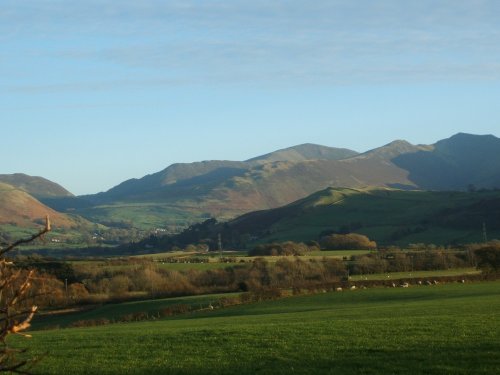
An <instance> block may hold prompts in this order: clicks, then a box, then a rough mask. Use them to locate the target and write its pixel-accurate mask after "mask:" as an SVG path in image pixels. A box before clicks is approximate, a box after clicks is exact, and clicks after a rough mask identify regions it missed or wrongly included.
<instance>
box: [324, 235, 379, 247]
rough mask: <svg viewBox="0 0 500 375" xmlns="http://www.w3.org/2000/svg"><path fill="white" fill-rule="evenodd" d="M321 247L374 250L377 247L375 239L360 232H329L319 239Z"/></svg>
mask: <svg viewBox="0 0 500 375" xmlns="http://www.w3.org/2000/svg"><path fill="white" fill-rule="evenodd" d="M320 245H321V248H322V249H327V250H374V249H376V248H377V243H376V242H375V241H370V239H369V238H368V237H367V236H365V235H362V234H357V233H347V234H337V233H334V234H330V235H328V236H324V237H322V238H321V240H320Z"/></svg>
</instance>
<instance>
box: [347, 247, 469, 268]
mask: <svg viewBox="0 0 500 375" xmlns="http://www.w3.org/2000/svg"><path fill="white" fill-rule="evenodd" d="M352 260H353V261H352V262H351V263H350V269H351V272H352V273H353V274H370V273H383V272H405V271H431V270H444V269H450V268H462V267H470V266H473V264H474V259H473V258H472V257H471V254H470V253H468V252H466V251H448V250H434V251H429V250H426V251H411V252H403V251H401V250H396V249H392V250H382V251H378V252H376V253H372V254H365V255H358V256H353V257H352Z"/></svg>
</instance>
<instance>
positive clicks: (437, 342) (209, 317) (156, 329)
mask: <svg viewBox="0 0 500 375" xmlns="http://www.w3.org/2000/svg"><path fill="white" fill-rule="evenodd" d="M498 311H500V282H489V283H474V284H446V285H438V286H429V287H413V288H408V289H403V288H394V289H393V288H377V289H367V290H358V291H349V292H342V293H325V294H319V295H308V296H300V297H290V298H285V299H281V300H278V301H270V302H262V303H256V304H251V305H240V306H235V307H231V308H226V309H221V310H214V311H207V312H198V313H191V314H188V315H183V316H178V317H175V318H171V319H167V320H161V321H153V322H140V323H126V324H125V323H123V324H114V325H109V326H103V327H96V328H86V329H80V328H79V329H63V330H54V331H39V332H36V331H35V332H32V333H33V338H32V339H31V340H28V341H27V340H25V339H22V338H18V339H17V344H22V345H29V346H30V349H31V353H43V352H46V351H48V352H49V354H48V355H47V356H46V358H44V359H43V361H42V362H41V363H40V364H39V365H38V367H37V370H38V371H39V372H41V373H48V374H60V373H68V374H69V373H71V374H155V373H156V374H159V373H161V374H235V373H237V374H290V373H297V374H472V373H474V374H496V373H499V371H500V357H499V356H498V353H499V352H500V322H499V315H498Z"/></svg>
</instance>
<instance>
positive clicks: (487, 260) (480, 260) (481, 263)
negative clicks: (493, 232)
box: [469, 241, 500, 275]
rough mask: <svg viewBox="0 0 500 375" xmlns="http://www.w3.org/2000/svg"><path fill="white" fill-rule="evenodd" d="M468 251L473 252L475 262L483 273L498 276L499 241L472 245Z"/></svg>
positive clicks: (499, 265) (499, 261) (499, 269)
mask: <svg viewBox="0 0 500 375" xmlns="http://www.w3.org/2000/svg"><path fill="white" fill-rule="evenodd" d="M469 250H470V251H473V252H474V256H475V262H476V263H477V266H478V267H479V268H481V269H482V270H483V272H486V273H490V274H494V275H498V274H500V241H492V242H489V243H487V244H478V245H472V246H470V248H469Z"/></svg>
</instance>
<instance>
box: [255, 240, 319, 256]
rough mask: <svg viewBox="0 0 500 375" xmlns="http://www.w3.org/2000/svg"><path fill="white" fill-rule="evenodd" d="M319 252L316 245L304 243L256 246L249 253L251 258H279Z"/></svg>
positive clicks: (288, 242) (291, 242) (274, 243)
mask: <svg viewBox="0 0 500 375" xmlns="http://www.w3.org/2000/svg"><path fill="white" fill-rule="evenodd" d="M315 250H319V247H318V245H317V244H316V243H309V244H305V243H303V242H299V243H297V242H293V241H287V242H281V243H276V242H273V243H269V244H261V245H257V246H255V247H254V248H253V249H251V250H250V251H249V252H248V255H249V256H266V255H269V256H277V255H304V254H306V253H308V252H310V251H315Z"/></svg>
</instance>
